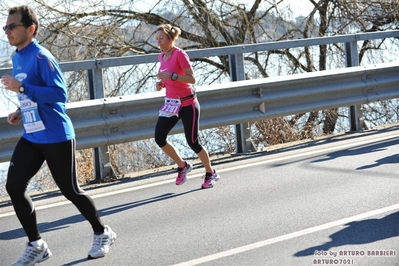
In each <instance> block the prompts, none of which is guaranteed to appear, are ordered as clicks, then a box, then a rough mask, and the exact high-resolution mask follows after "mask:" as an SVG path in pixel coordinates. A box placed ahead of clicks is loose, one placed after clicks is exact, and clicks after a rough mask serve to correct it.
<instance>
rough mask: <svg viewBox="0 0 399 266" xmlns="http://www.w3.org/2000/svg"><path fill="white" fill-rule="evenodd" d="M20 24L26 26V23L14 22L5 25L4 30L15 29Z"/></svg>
mask: <svg viewBox="0 0 399 266" xmlns="http://www.w3.org/2000/svg"><path fill="white" fill-rule="evenodd" d="M18 26H24V27H25V25H23V24H14V23H11V24H10V25H6V26H4V27H3V30H4V31H7V30H13V29H15V28H16V27H18Z"/></svg>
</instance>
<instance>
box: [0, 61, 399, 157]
mask: <svg viewBox="0 0 399 266" xmlns="http://www.w3.org/2000/svg"><path fill="white" fill-rule="evenodd" d="M397 73H399V65H398V64H397V63H387V64H379V65H370V66H360V67H352V68H345V69H338V70H329V71H322V72H312V73H305V74H297V75H290V76H281V77H272V78H266V79H256V80H247V81H236V82H229V83H225V84H219V85H211V86H203V87H199V88H197V89H198V91H197V94H198V98H199V100H200V103H201V121H200V127H201V129H206V128H214V127H219V126H223V125H232V124H238V123H244V122H251V121H257V120H261V119H268V118H273V117H281V116H284V115H291V114H297V113H302V112H309V111H314V110H322V109H328V108H335V107H342V106H349V105H360V104H365V103H369V102H374V101H379V100H386V99H392V98H398V97H399V90H398V88H399V75H398V74H397ZM163 97H164V96H163V93H160V92H154V93H143V94H137V95H131V96H124V97H113V98H104V99H94V100H88V101H82V102H74V103H68V104H67V112H68V114H69V116H70V117H71V119H72V121H73V123H74V127H75V130H76V135H77V137H76V139H77V148H78V149H84V148H93V147H101V146H106V145H110V144H118V143H124V142H130V141H135V140H142V139H149V138H152V137H153V134H154V128H155V123H156V120H157V118H158V109H159V108H160V106H161V105H162V103H163ZM21 131H22V127H20V126H11V125H9V124H8V123H7V119H6V117H0V135H1V138H0V147H1V150H0V161H2V162H3V161H7V160H9V158H10V156H11V152H12V150H13V148H14V146H15V143H16V141H17V140H18V139H19V137H20V134H21ZM182 131H183V128H182V126H181V124H180V123H179V124H178V125H177V126H176V127H175V128H174V129H173V131H172V133H181V132H182Z"/></svg>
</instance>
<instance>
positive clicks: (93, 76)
mask: <svg viewBox="0 0 399 266" xmlns="http://www.w3.org/2000/svg"><path fill="white" fill-rule="evenodd" d="M87 77H88V83H89V98H90V100H92V99H99V98H104V82H103V69H102V68H95V69H88V70H87ZM93 157H94V158H93V160H94V176H95V180H94V181H95V182H100V181H101V180H104V179H107V178H115V177H116V175H115V172H114V169H113V167H112V165H111V161H110V157H109V151H108V146H102V147H96V148H93Z"/></svg>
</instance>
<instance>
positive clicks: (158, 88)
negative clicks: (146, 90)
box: [156, 81, 165, 91]
mask: <svg viewBox="0 0 399 266" xmlns="http://www.w3.org/2000/svg"><path fill="white" fill-rule="evenodd" d="M156 88H157V91H160V90H162V88H165V84H164V83H163V82H162V81H158V82H157V83H156Z"/></svg>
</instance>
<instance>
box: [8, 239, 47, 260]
mask: <svg viewBox="0 0 399 266" xmlns="http://www.w3.org/2000/svg"><path fill="white" fill-rule="evenodd" d="M51 255H52V254H51V251H50V249H49V248H48V245H47V243H46V242H44V243H43V244H42V245H41V246H40V247H34V246H33V245H32V244H31V243H28V244H27V246H26V249H25V253H24V255H22V257H21V258H19V260H18V261H17V262H15V263H14V264H13V266H33V265H35V264H36V263H40V262H42V261H45V260H47V259H49V258H50V256H51Z"/></svg>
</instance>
